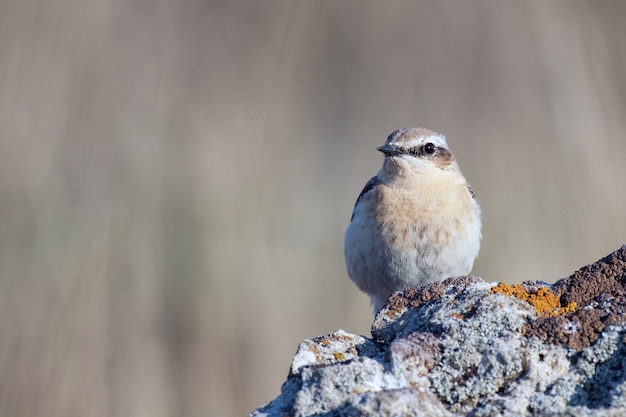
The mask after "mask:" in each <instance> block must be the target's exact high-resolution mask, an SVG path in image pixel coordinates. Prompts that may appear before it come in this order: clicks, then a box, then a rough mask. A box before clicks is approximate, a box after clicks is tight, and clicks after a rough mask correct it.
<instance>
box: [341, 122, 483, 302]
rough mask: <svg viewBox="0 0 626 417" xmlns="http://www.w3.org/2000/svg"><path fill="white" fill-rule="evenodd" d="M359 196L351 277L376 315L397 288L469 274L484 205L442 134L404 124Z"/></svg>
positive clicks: (348, 240) (347, 246) (350, 243)
mask: <svg viewBox="0 0 626 417" xmlns="http://www.w3.org/2000/svg"><path fill="white" fill-rule="evenodd" d="M377 150H379V151H380V152H382V153H384V154H385V161H384V162H383V166H382V168H381V169H380V171H378V174H376V176H375V177H374V178H372V179H371V180H369V181H368V183H367V184H366V185H365V188H363V191H361V194H360V195H359V197H358V198H357V200H356V204H355V205H354V211H353V212H352V218H351V221H350V225H349V226H348V228H347V230H346V234H345V237H344V255H345V258H346V266H347V269H348V275H349V276H350V279H351V280H352V281H354V283H355V284H356V285H357V286H358V287H359V289H360V290H361V291H363V292H365V293H367V294H368V295H369V296H370V298H371V300H372V305H373V306H374V312H375V313H376V312H378V311H379V310H380V309H381V308H382V307H383V306H384V304H385V302H386V301H387V298H388V297H389V296H390V295H391V294H392V293H393V292H394V291H398V290H403V289H406V288H409V287H420V286H423V285H425V284H428V283H431V282H435V281H442V280H444V279H446V278H449V277H455V276H462V275H467V274H469V273H470V271H471V270H472V265H473V264H474V260H475V259H476V256H477V255H478V251H479V249H480V239H481V220H480V206H479V205H478V202H477V201H476V197H475V195H474V191H473V190H472V187H470V186H469V184H468V183H467V181H466V180H465V177H464V176H463V174H462V173H461V169H460V168H459V165H458V164H457V162H456V159H455V157H454V155H452V153H451V152H450V149H449V148H448V145H447V143H446V138H445V136H443V135H441V134H438V133H435V132H433V131H431V130H428V129H424V128H419V127H417V128H407V129H399V130H396V131H395V132H393V133H392V134H391V135H389V137H388V138H387V141H386V142H385V144H384V145H383V146H381V147H379V148H377Z"/></svg>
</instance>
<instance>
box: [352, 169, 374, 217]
mask: <svg viewBox="0 0 626 417" xmlns="http://www.w3.org/2000/svg"><path fill="white" fill-rule="evenodd" d="M378 184H379V182H378V177H372V179H370V180H369V181H368V182H367V184H365V187H363V190H362V191H361V194H359V197H358V198H357V199H356V203H354V209H353V210H352V217H350V221H352V219H353V218H354V211H355V210H356V206H358V205H359V201H361V198H363V196H364V195H365V194H367V193H369V192H370V191H372V189H374V187H376V186H377V185H378Z"/></svg>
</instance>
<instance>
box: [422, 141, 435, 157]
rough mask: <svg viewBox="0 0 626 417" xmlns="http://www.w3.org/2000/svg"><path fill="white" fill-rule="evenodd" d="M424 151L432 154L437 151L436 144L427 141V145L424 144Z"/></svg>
mask: <svg viewBox="0 0 626 417" xmlns="http://www.w3.org/2000/svg"><path fill="white" fill-rule="evenodd" d="M423 149H424V153H425V154H426V155H432V154H434V153H435V145H433V144H432V143H430V142H429V143H427V144H426V145H424V148H423Z"/></svg>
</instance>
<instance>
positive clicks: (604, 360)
mask: <svg viewBox="0 0 626 417" xmlns="http://www.w3.org/2000/svg"><path fill="white" fill-rule="evenodd" d="M313 415H316V416H366V415H367V416H370V415H379V416H418V415H419V416H423V415H428V416H457V415H471V416H494V415H498V416H531V415H537V416H539V415H541V416H545V415H559V416H594V417H599V416H626V246H623V247H622V248H621V249H619V250H618V251H616V252H614V253H612V254H611V255H609V256H607V257H606V258H604V259H601V260H600V261H598V262H596V263H594V264H592V265H589V266H586V267H584V268H582V269H580V270H579V271H577V272H576V273H574V274H573V275H572V276H570V277H568V278H564V279H562V280H560V281H558V282H557V283H555V284H553V285H550V284H546V283H544V282H524V283H522V284H520V285H506V284H496V283H487V282H484V281H483V280H482V279H481V278H479V277H473V276H467V277H460V278H451V279H448V280H446V281H443V282H439V283H434V284H430V285H428V286H425V287H422V288H410V289H407V290H405V291H402V292H397V293H395V294H393V295H392V296H391V297H390V298H389V300H388V301H387V304H386V306H385V307H384V308H383V309H382V310H381V311H380V312H379V313H378V314H377V315H376V317H375V319H374V323H373V325H372V338H371V339H369V338H366V337H363V336H355V335H351V334H349V333H346V332H344V331H342V330H337V331H335V332H333V333H331V334H329V335H326V336H321V337H317V338H315V339H311V340H305V341H304V342H302V343H301V344H300V346H299V348H298V351H297V353H296V356H295V357H294V360H293V362H292V366H291V370H290V373H289V376H288V378H287V381H286V382H285V383H284V384H283V387H282V391H281V394H280V395H279V396H278V397H277V398H276V399H275V400H274V401H272V402H271V403H269V404H268V405H266V406H264V407H261V408H259V409H258V410H256V411H254V412H253V413H252V416H255V417H260V416H268V417H278V416H281V417H282V416H292V417H300V416H313Z"/></svg>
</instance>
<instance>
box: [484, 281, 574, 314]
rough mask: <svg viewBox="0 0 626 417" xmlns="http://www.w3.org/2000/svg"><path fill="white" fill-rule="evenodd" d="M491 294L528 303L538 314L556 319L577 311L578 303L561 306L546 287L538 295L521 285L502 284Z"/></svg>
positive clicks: (540, 289)
mask: <svg viewBox="0 0 626 417" xmlns="http://www.w3.org/2000/svg"><path fill="white" fill-rule="evenodd" d="M491 293H492V294H496V293H502V294H504V295H509V296H513V297H515V298H519V299H520V300H522V301H526V302H528V303H529V304H530V305H532V306H533V307H535V311H537V314H547V315H549V316H552V317H554V316H558V315H561V314H564V313H569V312H571V311H574V310H576V303H574V302H572V303H569V304H568V305H566V306H563V305H561V301H560V300H559V298H558V297H557V296H556V295H554V294H552V293H551V292H550V290H548V288H546V287H539V289H538V290H537V292H536V293H529V292H528V291H526V290H525V289H524V288H523V287H522V286H521V285H519V284H518V285H508V284H504V283H502V282H501V283H499V284H498V285H496V286H495V287H493V288H492V289H491Z"/></svg>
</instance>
